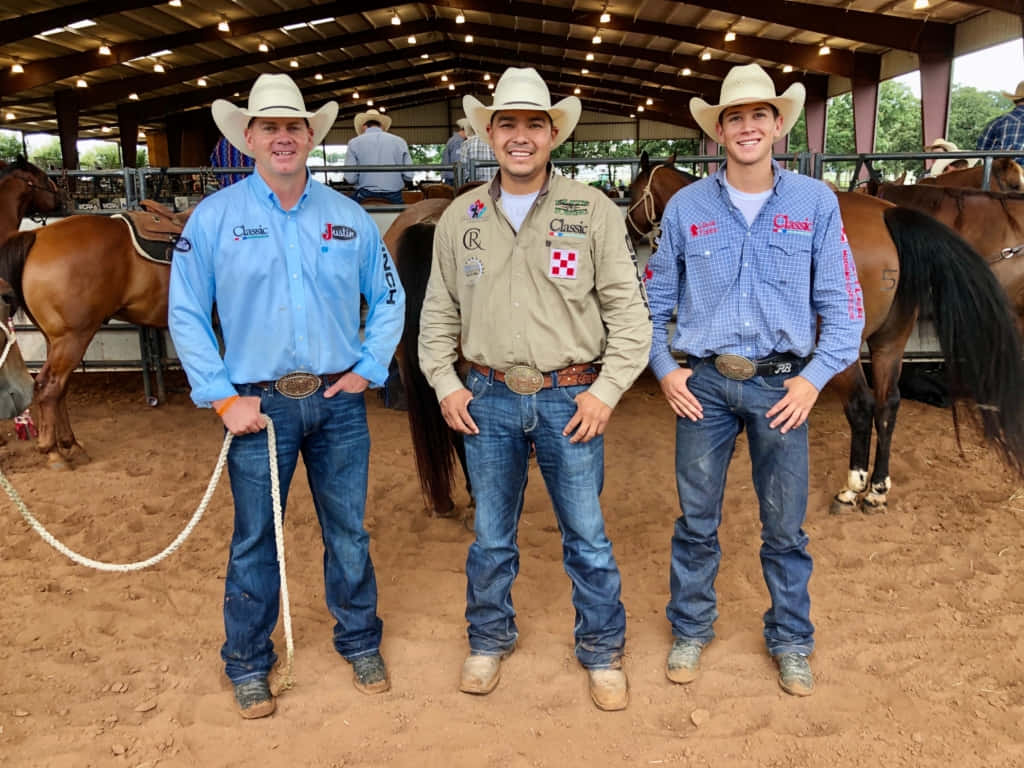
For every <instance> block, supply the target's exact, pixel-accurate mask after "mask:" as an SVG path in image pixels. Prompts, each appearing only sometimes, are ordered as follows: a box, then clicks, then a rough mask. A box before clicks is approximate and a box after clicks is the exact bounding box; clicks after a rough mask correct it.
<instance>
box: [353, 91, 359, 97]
mask: <svg viewBox="0 0 1024 768" xmlns="http://www.w3.org/2000/svg"><path fill="white" fill-rule="evenodd" d="M352 98H353V99H358V98H359V91H352Z"/></svg>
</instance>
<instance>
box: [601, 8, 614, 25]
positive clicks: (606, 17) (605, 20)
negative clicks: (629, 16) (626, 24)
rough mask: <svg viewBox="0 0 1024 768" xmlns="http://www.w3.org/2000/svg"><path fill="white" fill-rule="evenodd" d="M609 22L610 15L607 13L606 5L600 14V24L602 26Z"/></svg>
mask: <svg viewBox="0 0 1024 768" xmlns="http://www.w3.org/2000/svg"><path fill="white" fill-rule="evenodd" d="M611 20H612V15H611V14H610V13H608V6H607V5H606V6H605V7H604V10H603V11H602V12H601V23H602V24H607V23H608V22H609V21H611Z"/></svg>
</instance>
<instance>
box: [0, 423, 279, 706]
mask: <svg viewBox="0 0 1024 768" xmlns="http://www.w3.org/2000/svg"><path fill="white" fill-rule="evenodd" d="M263 418H265V419H266V421H267V429H266V431H267V453H268V454H269V456H270V497H271V500H272V502H273V507H274V542H275V544H276V545H277V568H278V572H279V573H280V575H281V612H282V614H283V617H284V638H285V645H286V647H287V660H286V662H285V668H284V671H283V673H282V674H281V675H280V676H279V677H278V678H277V679H276V680H275V695H276V693H277V692H280V691H284V690H287V689H288V688H291V686H292V684H293V677H292V666H293V663H294V661H295V643H294V640H293V638H292V613H291V601H290V599H289V597H288V578H287V576H286V574H285V566H284V524H283V515H282V513H281V482H280V478H279V476H278V472H277V436H276V433H275V432H274V422H273V421H272V420H271V418H270V417H269V416H267V415H266V414H264V416H263ZM233 438H234V435H232V434H231V433H230V432H228V433H227V434H226V435H225V436H224V444H223V445H222V446H221V449H220V455H219V456H218V457H217V465H216V466H215V467H214V468H213V474H212V475H211V476H210V482H209V484H208V485H207V486H206V493H204V494H203V498H202V500H201V501H200V502H199V506H198V507H196V511H195V512H194V513H193V515H192V519H191V520H189V521H188V524H187V525H186V526H185V529H184V530H183V531H182V532H181V533H179V534H178V536H177V538H175V539H174V541H172V542H171V543H170V544H168V545H167V547H166V548H165V549H164V550H163V551H162V552H160V553H158V554H156V555H153V556H152V557H150V558H147V559H145V560H139V561H137V562H134V563H104V562H101V561H99V560H93V559H92V558H90V557H86V556H85V555H81V554H79V553H78V552H75V551H74V550H72V549H69V548H68V547H67V546H65V545H64V544H63V543H61V542H60V541H58V540H57V538H56V537H55V536H54V535H53V534H52V533H50V532H49V531H48V530H46V528H45V527H44V526H43V524H42V523H40V522H39V521H38V520H37V519H36V518H35V517H34V516H33V515H32V513H31V512H29V510H28V507H27V506H26V505H25V502H24V501H23V500H22V498H21V496H20V495H19V494H18V492H17V491H16V490H15V489H14V486H13V485H11V482H10V480H8V479H7V476H6V475H4V473H3V472H2V471H0V486H3V489H4V490H5V491H7V495H8V496H9V497H10V499H11V501H13V502H14V505H15V506H16V507H17V508H18V511H19V512H21V516H22V517H23V518H25V522H26V523H28V524H29V526H31V528H32V529H33V530H34V531H35V532H36V533H38V534H39V536H40V537H41V538H42V539H43V541H45V542H46V543H47V544H49V545H50V546H51V547H53V548H54V549H56V550H57V551H58V552H60V553H61V554H62V555H64V556H65V557H67V558H69V559H71V560H72V561H74V562H76V563H78V564H79V565H84V566H86V567H88V568H94V569H96V570H97V571H108V572H114V573H126V572H128V571H141V570H142V569H143V568H149V567H150V566H151V565H156V564H157V563H159V562H160V561H161V560H163V559H165V558H166V557H168V556H169V555H171V554H173V553H174V552H175V551H176V550H177V549H178V547H180V546H181V545H182V544H183V543H185V539H187V538H188V537H189V535H191V533H192V531H193V530H194V529H195V527H196V526H197V525H198V524H199V521H200V520H201V519H202V518H203V513H204V512H205V511H206V508H207V506H209V504H210V499H211V498H212V497H213V492H214V491H215V490H217V484H218V483H219V482H220V476H221V474H222V473H223V471H224V465H225V464H226V463H227V459H228V449H229V448H230V447H231V441H232V439H233Z"/></svg>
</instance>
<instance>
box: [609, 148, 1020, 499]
mask: <svg viewBox="0 0 1024 768" xmlns="http://www.w3.org/2000/svg"><path fill="white" fill-rule="evenodd" d="M687 183H689V182H688V179H687V178H686V177H685V176H684V175H683V174H682V173H681V172H679V171H677V170H676V169H674V168H672V167H671V166H668V165H661V166H655V167H651V165H650V163H649V161H648V160H647V157H646V153H644V154H643V155H642V156H641V168H640V174H639V175H638V176H637V178H636V180H635V181H634V182H633V185H632V187H631V188H630V192H631V196H632V198H633V200H634V203H633V205H632V206H631V207H630V209H629V213H628V217H627V218H628V219H629V224H630V227H631V229H632V230H633V231H634V232H636V233H637V234H639V235H641V236H645V235H647V234H649V233H651V232H653V231H656V230H657V227H658V224H659V220H660V217H661V213H662V211H664V209H665V205H666V204H667V203H668V201H669V198H670V197H671V196H672V195H673V194H675V192H676V191H678V190H679V189H681V188H682V187H683V186H685V185H686V184H687ZM837 197H838V198H839V208H840V212H841V214H842V218H843V223H844V225H845V229H846V234H847V236H848V238H849V241H850V248H851V251H852V253H853V256H854V261H855V262H856V265H857V274H858V276H859V278H860V284H861V291H862V293H863V299H864V312H865V325H864V336H863V338H864V341H865V342H866V343H867V346H868V350H869V352H870V357H871V364H872V365H871V370H872V376H873V378H874V389H873V391H872V388H870V387H869V386H868V383H867V379H866V377H865V375H864V370H863V368H862V367H861V364H860V361H858V362H856V363H854V364H853V365H851V366H850V367H849V368H847V369H846V370H844V371H842V372H841V373H839V374H838V375H837V376H835V377H834V378H833V380H832V385H833V386H834V387H835V389H836V390H837V391H838V393H839V396H840V398H841V400H842V402H843V409H844V411H845V413H846V418H847V420H848V421H849V423H850V431H851V439H850V471H849V476H848V478H847V485H846V486H845V487H843V488H842V489H841V490H840V491H839V493H837V494H836V497H835V499H834V501H833V503H832V511H833V512H841V511H844V510H848V509H853V508H855V507H856V505H857V502H858V499H859V500H860V504H861V508H862V509H863V510H864V511H881V510H884V508H885V506H886V502H887V495H888V492H889V490H890V488H891V481H890V478H889V453H890V448H891V444H892V433H893V428H894V427H895V423H896V412H897V409H898V407H899V400H900V394H899V388H898V386H897V382H898V381H899V374H900V370H901V367H902V358H903V350H904V348H905V347H906V344H907V340H908V339H909V337H910V334H911V331H912V330H913V327H914V323H915V321H916V319H917V315H918V312H919V310H920V309H921V308H922V307H928V309H929V310H930V315H931V317H932V320H933V322H934V324H935V328H936V333H937V335H938V337H939V342H940V344H941V346H942V351H943V354H944V356H945V358H946V361H947V373H948V375H949V377H950V379H951V382H952V386H951V391H953V392H955V393H957V394H958V395H960V396H962V397H969V398H971V399H973V400H974V401H975V402H977V403H978V404H979V407H978V409H977V410H976V412H975V413H976V416H977V418H978V420H979V421H980V422H981V426H982V428H983V430H984V433H985V436H986V438H988V439H990V440H992V441H993V442H994V443H995V445H996V446H997V448H998V449H999V450H1000V452H1001V454H1002V455H1003V457H1004V458H1005V459H1006V460H1007V462H1008V463H1009V464H1010V465H1011V466H1012V467H1013V468H1014V469H1015V470H1016V471H1017V472H1018V473H1021V474H1024V398H1022V397H1021V396H1020V392H1021V391H1022V389H1021V388H1022V387H1024V351H1022V349H1024V347H1022V343H1021V339H1020V335H1019V334H1018V333H1017V330H1016V327H1015V324H1014V322H1013V318H1012V315H1011V313H1010V309H1009V306H1008V304H1007V301H1006V294H1005V293H1004V292H1003V290H1002V289H1001V288H1000V287H999V284H998V283H997V282H996V279H995V277H994V276H993V274H992V271H991V270H990V269H989V268H988V266H987V265H986V264H985V262H984V261H983V260H982V259H981V258H980V257H979V256H978V254H977V253H975V252H974V251H972V250H971V248H970V247H969V246H968V245H967V244H966V243H965V242H964V241H963V240H962V239H960V238H959V237H958V236H957V235H956V234H955V233H953V232H951V231H950V230H949V229H948V228H947V227H945V226H944V225H942V224H940V223H939V222H937V221H935V220H934V219H932V218H931V217H929V216H926V215H924V214H921V213H920V212H918V211H914V210H912V209H909V208H903V207H897V206H894V205H892V204H890V203H886V202H884V201H882V200H878V199H876V198H873V197H869V196H867V195H859V194H855V193H850V192H840V193H837ZM648 199H649V200H650V204H649V205H645V204H643V202H642V201H645V200H648ZM648 211H653V216H652V215H648V213H647V212H648ZM953 416H954V421H955V420H956V417H957V412H956V410H955V409H954V412H953ZM872 424H873V425H874V427H875V428H876V429H877V432H878V438H877V446H876V451H875V465H874V470H873V472H872V473H871V480H870V488H869V487H868V468H869V457H870V451H871V431H872ZM865 491H867V493H865ZM862 494H863V496H862Z"/></svg>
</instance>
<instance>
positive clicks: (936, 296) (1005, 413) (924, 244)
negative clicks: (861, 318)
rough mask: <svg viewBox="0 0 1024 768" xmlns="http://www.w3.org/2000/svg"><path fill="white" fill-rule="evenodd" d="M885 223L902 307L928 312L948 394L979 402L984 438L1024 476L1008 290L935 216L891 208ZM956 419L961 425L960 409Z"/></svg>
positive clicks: (1022, 376) (1021, 356)
mask: <svg viewBox="0 0 1024 768" xmlns="http://www.w3.org/2000/svg"><path fill="white" fill-rule="evenodd" d="M885 224H886V226H887V227H888V228H889V234H890V235H891V236H892V239H893V241H894V242H895V243H896V250H897V251H898V252H899V259H900V278H899V284H898V286H897V288H896V302H897V305H898V307H899V309H900V310H901V311H904V312H912V311H913V310H914V309H915V308H919V309H921V310H922V311H928V315H929V318H930V319H931V320H932V322H933V323H934V325H935V332H936V334H937V335H938V337H939V344H940V345H941V347H942V354H943V356H944V357H945V360H946V371H947V376H948V378H949V388H950V394H951V395H952V396H953V397H954V398H956V399H957V400H960V401H963V400H973V401H974V402H975V403H977V406H978V407H977V410H976V411H975V413H976V414H977V418H978V420H979V421H980V423H981V426H982V429H983V431H984V435H985V438H986V439H988V440H990V441H992V442H993V443H995V445H996V447H997V448H998V450H999V452H1000V453H1001V454H1002V456H1003V457H1004V459H1005V460H1006V462H1007V463H1008V464H1009V465H1010V466H1011V467H1012V468H1013V469H1014V470H1015V471H1016V472H1017V473H1018V474H1021V475H1024V397H1021V392H1022V391H1024V343H1022V341H1021V337H1020V333H1019V332H1018V330H1017V323H1016V321H1015V318H1014V315H1013V311H1012V310H1011V308H1010V303H1009V300H1008V298H1007V295H1006V292H1005V291H1004V290H1003V288H1002V287H1001V286H1000V285H999V283H998V281H997V280H996V277H995V275H994V274H993V273H992V270H991V269H990V268H989V265H988V264H986V263H985V260H984V259H983V258H982V257H981V256H979V255H978V253H977V252H976V251H975V250H974V249H973V248H971V246H970V245H968V244H967V243H966V242H964V240H962V239H961V238H960V236H959V235H957V234H956V233H955V232H954V231H953V230H951V229H949V228H948V227H947V226H946V225H945V224H942V223H941V222H939V221H937V220H936V219H933V218H932V217H931V216H928V215H927V214H924V213H920V212H918V211H914V210H911V209H909V208H903V207H897V208H890V209H888V210H886V212H885ZM953 420H954V424H957V426H958V427H959V425H958V422H957V408H956V406H955V405H954V408H953ZM957 436H958V437H959V430H958V432H957Z"/></svg>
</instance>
